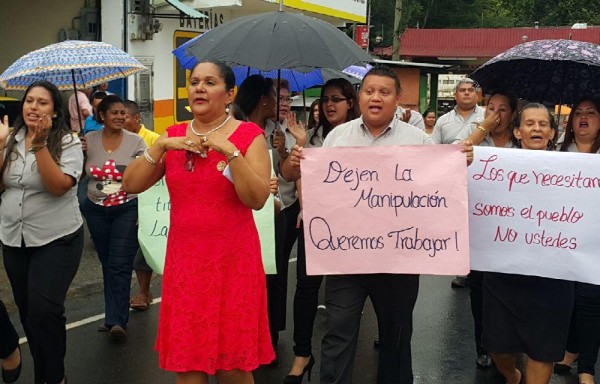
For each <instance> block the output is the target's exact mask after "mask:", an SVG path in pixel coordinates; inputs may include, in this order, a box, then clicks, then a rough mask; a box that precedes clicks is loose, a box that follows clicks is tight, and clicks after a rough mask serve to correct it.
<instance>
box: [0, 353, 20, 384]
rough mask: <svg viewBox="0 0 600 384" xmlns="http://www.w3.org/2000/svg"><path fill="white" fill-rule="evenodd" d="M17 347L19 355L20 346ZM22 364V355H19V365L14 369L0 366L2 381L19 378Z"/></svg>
mask: <svg viewBox="0 0 600 384" xmlns="http://www.w3.org/2000/svg"><path fill="white" fill-rule="evenodd" d="M17 348H19V355H21V347H17ZM22 366H23V356H21V357H20V361H19V365H18V366H17V368H15V369H4V367H2V381H4V382H5V383H14V382H15V381H17V380H19V376H21V367H22Z"/></svg>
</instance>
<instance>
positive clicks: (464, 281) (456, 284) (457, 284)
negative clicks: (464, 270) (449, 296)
mask: <svg viewBox="0 0 600 384" xmlns="http://www.w3.org/2000/svg"><path fill="white" fill-rule="evenodd" d="M450 286H451V287H452V288H466V287H468V286H469V278H468V277H467V276H456V279H454V280H452V283H450Z"/></svg>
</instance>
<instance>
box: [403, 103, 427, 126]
mask: <svg viewBox="0 0 600 384" xmlns="http://www.w3.org/2000/svg"><path fill="white" fill-rule="evenodd" d="M403 113H404V108H402V107H400V106H398V107H397V108H396V118H397V119H400V120H402V114H403ZM408 124H410V125H412V126H415V127H417V128H419V129H420V130H422V131H424V130H425V122H424V121H423V116H421V114H420V113H419V112H417V111H413V110H412V109H411V110H410V119H408Z"/></svg>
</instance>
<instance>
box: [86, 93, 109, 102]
mask: <svg viewBox="0 0 600 384" xmlns="http://www.w3.org/2000/svg"><path fill="white" fill-rule="evenodd" d="M106 96H108V93H106V92H103V91H97V92H94V93H92V94H91V95H90V103H91V102H92V101H93V100H102V99H104V98H105V97H106Z"/></svg>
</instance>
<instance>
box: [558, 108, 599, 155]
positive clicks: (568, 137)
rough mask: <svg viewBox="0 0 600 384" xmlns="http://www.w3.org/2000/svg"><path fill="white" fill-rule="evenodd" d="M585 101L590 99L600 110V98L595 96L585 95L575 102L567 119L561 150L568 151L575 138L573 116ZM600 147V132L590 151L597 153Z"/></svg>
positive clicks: (597, 109)
mask: <svg viewBox="0 0 600 384" xmlns="http://www.w3.org/2000/svg"><path fill="white" fill-rule="evenodd" d="M584 101H589V102H590V103H592V104H594V107H596V111H597V112H600V99H598V98H595V97H584V98H583V99H580V100H579V101H577V102H576V103H575V104H573V108H572V109H571V113H569V120H568V121H567V127H566V128H565V140H564V141H563V143H562V145H561V146H560V151H561V152H567V151H568V150H569V146H570V145H571V143H572V142H573V141H574V140H575V132H573V117H574V116H575V110H576V109H577V108H578V107H579V106H580V105H581V103H583V102H584ZM598 149H600V133H599V134H598V136H596V139H595V140H594V144H592V148H591V149H590V153H596V152H598Z"/></svg>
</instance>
